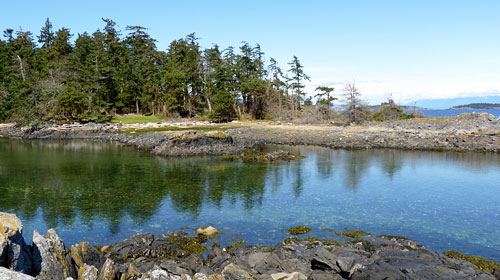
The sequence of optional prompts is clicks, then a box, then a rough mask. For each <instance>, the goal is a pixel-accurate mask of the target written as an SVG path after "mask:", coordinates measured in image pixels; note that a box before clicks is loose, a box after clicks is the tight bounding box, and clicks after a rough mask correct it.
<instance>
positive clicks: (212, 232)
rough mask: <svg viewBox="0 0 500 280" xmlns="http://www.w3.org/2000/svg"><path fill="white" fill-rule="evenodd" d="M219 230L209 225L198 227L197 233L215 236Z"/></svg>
mask: <svg viewBox="0 0 500 280" xmlns="http://www.w3.org/2000/svg"><path fill="white" fill-rule="evenodd" d="M218 232H219V231H218V230H217V229H216V228H214V227H213V226H208V227H205V228H198V229H196V234H197V235H203V236H207V237H212V236H215V235H216V234H217V233H218Z"/></svg>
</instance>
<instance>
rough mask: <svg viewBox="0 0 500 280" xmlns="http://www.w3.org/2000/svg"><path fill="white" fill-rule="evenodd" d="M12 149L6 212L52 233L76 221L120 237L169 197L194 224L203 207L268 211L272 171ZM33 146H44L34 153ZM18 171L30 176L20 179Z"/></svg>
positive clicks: (119, 154)
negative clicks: (102, 223) (127, 220)
mask: <svg viewBox="0 0 500 280" xmlns="http://www.w3.org/2000/svg"><path fill="white" fill-rule="evenodd" d="M43 143H44V142H21V143H15V142H13V141H11V142H8V143H7V144H5V143H2V144H1V145H0V155H2V156H1V157H0V166H1V168H2V173H1V174H0V192H1V193H2V196H0V206H1V209H2V210H3V211H14V212H16V213H19V214H22V216H23V218H24V219H28V220H29V219H32V218H33V217H34V216H36V214H37V213H38V211H41V214H42V217H43V219H44V220H45V222H46V224H47V226H49V227H57V225H58V224H63V225H65V226H70V225H72V224H74V222H75V219H76V216H77V215H80V216H81V220H82V221H83V223H85V224H86V225H88V226H92V224H93V223H94V220H95V219H96V218H100V219H105V220H107V221H108V222H109V227H110V231H111V232H112V233H117V232H119V230H120V224H119V223H120V219H121V217H123V216H124V215H129V216H131V218H132V219H133V220H134V221H135V222H137V223H143V222H146V221H147V220H149V219H150V218H151V216H152V215H153V214H154V213H155V212H156V211H157V209H158V207H159V205H160V204H161V202H162V201H163V200H164V199H165V198H166V197H170V200H171V201H172V205H173V207H174V210H175V211H178V212H181V213H186V214H188V215H189V216H190V217H191V218H193V219H196V218H197V216H198V215H199V212H200V210H201V207H202V204H203V203H204V202H209V203H211V204H213V205H216V206H218V207H221V204H222V201H223V200H224V199H226V200H227V201H229V202H230V203H233V204H234V203H236V202H238V201H242V202H243V205H244V207H245V208H246V209H251V208H253V207H255V206H256V205H260V204H261V203H262V198H263V195H264V189H265V180H266V174H267V172H268V171H271V170H272V169H275V167H273V166H274V165H267V164H243V163H241V162H238V161H234V162H232V161H221V160H217V159H210V158H204V159H174V160H173V159H158V160H155V159H154V158H151V156H150V155H146V154H143V153H141V152H138V151H135V150H133V149H126V150H123V149H120V147H118V146H114V145H104V144H100V145H99V146H100V148H99V149H97V150H96V149H94V148H93V147H95V145H96V144H92V143H90V144H89V147H87V146H85V145H84V144H79V145H78V150H77V152H75V151H74V149H73V151H71V152H70V153H67V152H65V151H66V150H67V149H68V147H66V145H70V144H71V143H70V144H68V143H61V142H60V143H59V144H57V143H50V146H44V145H43ZM32 145H35V146H37V145H38V146H39V147H37V148H36V149H35V152H34V151H33V150H32ZM20 171H21V172H22V173H23V174H24V175H23V176H19V173H20Z"/></svg>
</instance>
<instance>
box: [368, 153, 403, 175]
mask: <svg viewBox="0 0 500 280" xmlns="http://www.w3.org/2000/svg"><path fill="white" fill-rule="evenodd" d="M401 153H402V151H399V150H377V151H376V152H375V153H374V155H375V156H376V157H377V158H379V159H380V161H381V164H382V170H383V171H384V172H385V173H386V174H387V175H388V176H389V178H390V179H391V180H392V178H393V177H394V174H396V173H397V172H398V171H399V170H400V169H401V168H402V167H403V157H402V154H401Z"/></svg>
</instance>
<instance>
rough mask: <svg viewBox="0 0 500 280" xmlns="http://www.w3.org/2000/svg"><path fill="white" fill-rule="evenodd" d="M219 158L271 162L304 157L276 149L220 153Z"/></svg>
mask: <svg viewBox="0 0 500 280" xmlns="http://www.w3.org/2000/svg"><path fill="white" fill-rule="evenodd" d="M221 158H223V159H241V160H243V161H246V162H272V161H283V160H287V161H290V160H296V159H303V158H305V157H304V156H301V155H298V154H294V153H290V152H283V151H277V152H274V153H266V152H261V151H258V150H251V149H250V150H245V151H244V152H243V153H242V154H238V155H234V154H231V155H222V156H221Z"/></svg>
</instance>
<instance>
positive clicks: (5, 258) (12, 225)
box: [0, 212, 32, 274]
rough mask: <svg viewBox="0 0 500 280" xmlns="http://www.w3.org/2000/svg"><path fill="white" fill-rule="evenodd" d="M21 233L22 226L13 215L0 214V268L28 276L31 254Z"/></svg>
mask: <svg viewBox="0 0 500 280" xmlns="http://www.w3.org/2000/svg"><path fill="white" fill-rule="evenodd" d="M22 232H23V224H22V223H21V220H20V219H19V218H18V217H17V216H16V215H15V214H9V213H4V212H0V266H4V267H7V268H9V269H12V270H15V271H18V272H22V273H26V274H30V273H31V267H32V262H31V254H30V251H29V249H28V246H26V243H25V242H24V238H23V235H22Z"/></svg>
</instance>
